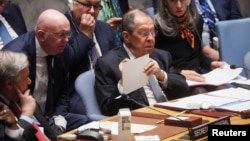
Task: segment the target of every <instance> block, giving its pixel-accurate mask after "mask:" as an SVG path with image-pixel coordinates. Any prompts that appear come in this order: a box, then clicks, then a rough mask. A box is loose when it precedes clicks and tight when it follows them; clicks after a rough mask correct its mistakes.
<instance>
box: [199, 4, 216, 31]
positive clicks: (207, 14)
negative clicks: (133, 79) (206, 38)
mask: <svg viewBox="0 0 250 141" xmlns="http://www.w3.org/2000/svg"><path fill="white" fill-rule="evenodd" d="M200 5H201V8H202V10H203V16H204V19H205V23H206V24H207V25H208V27H209V29H210V30H214V27H215V22H216V21H215V16H214V14H213V12H212V10H211V8H210V7H209V5H208V3H207V0H200Z"/></svg>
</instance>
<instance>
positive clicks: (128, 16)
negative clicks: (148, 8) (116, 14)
mask: <svg viewBox="0 0 250 141" xmlns="http://www.w3.org/2000/svg"><path fill="white" fill-rule="evenodd" d="M138 15H139V16H148V17H150V16H149V15H148V14H147V13H146V12H145V11H144V10H141V9H133V10H130V11H128V12H127V13H125V14H124V15H123V17H122V31H128V32H132V31H133V30H134V19H135V17H136V16H138Z"/></svg>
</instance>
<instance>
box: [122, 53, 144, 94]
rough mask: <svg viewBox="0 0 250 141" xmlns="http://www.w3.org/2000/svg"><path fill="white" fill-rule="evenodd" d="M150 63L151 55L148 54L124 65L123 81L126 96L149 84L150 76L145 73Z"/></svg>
mask: <svg viewBox="0 0 250 141" xmlns="http://www.w3.org/2000/svg"><path fill="white" fill-rule="evenodd" d="M148 61H149V55H148V54H147V55H144V56H142V57H139V58H137V59H134V60H131V61H129V62H126V63H124V64H123V67H122V68H123V70H122V79H123V93H124V94H128V93H130V92H132V91H134V90H136V89H138V88H140V87H142V86H145V85H146V84H147V83H148V76H147V75H146V74H145V73H144V67H145V65H146V64H147V62H148Z"/></svg>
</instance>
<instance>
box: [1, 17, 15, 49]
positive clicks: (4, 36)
mask: <svg viewBox="0 0 250 141" xmlns="http://www.w3.org/2000/svg"><path fill="white" fill-rule="evenodd" d="M0 36H1V39H2V41H3V44H4V45H6V44H7V43H9V42H10V41H11V40H12V38H11V36H10V34H9V32H8V30H7V29H6V27H5V26H4V24H3V22H2V21H0Z"/></svg>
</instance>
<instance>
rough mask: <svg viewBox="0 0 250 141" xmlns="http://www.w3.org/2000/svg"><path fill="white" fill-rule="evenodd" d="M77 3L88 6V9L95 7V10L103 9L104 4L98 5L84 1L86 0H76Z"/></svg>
mask: <svg viewBox="0 0 250 141" xmlns="http://www.w3.org/2000/svg"><path fill="white" fill-rule="evenodd" d="M75 1H76V2H77V3H79V4H80V5H82V6H84V7H86V8H87V9H88V10H90V9H91V8H92V7H93V8H94V10H102V8H103V6H102V5H101V4H98V5H93V4H91V3H84V2H80V1H79V0H75Z"/></svg>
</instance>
